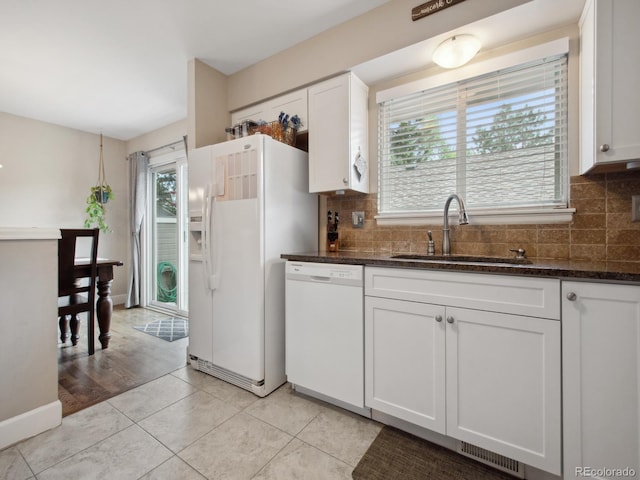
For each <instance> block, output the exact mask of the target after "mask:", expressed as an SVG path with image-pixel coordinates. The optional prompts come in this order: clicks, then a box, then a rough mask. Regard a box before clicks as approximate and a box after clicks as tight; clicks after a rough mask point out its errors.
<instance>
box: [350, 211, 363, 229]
mask: <svg viewBox="0 0 640 480" xmlns="http://www.w3.org/2000/svg"><path fill="white" fill-rule="evenodd" d="M351 225H353V228H364V212H353V213H352V214H351Z"/></svg>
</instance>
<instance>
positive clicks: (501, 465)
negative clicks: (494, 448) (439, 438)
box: [457, 441, 524, 478]
mask: <svg viewBox="0 0 640 480" xmlns="http://www.w3.org/2000/svg"><path fill="white" fill-rule="evenodd" d="M457 450H458V453H459V454H461V455H464V456H465V457H469V458H473V459H474V460H477V461H478V462H480V463H484V464H485V465H489V466H491V467H493V468H496V469H498V470H501V471H503V472H506V473H509V474H511V475H513V476H515V477H518V478H524V465H523V464H522V463H521V462H518V461H517V460H514V459H513V458H509V457H505V456H504V455H500V454H498V453H494V452H491V451H489V450H485V449H484V448H481V447H476V446H475V445H472V444H470V443H467V442H462V441H458V448H457Z"/></svg>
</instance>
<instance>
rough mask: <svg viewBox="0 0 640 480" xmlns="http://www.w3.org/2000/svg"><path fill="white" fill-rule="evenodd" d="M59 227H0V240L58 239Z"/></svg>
mask: <svg viewBox="0 0 640 480" xmlns="http://www.w3.org/2000/svg"><path fill="white" fill-rule="evenodd" d="M59 238H60V229H58V228H44V227H0V240H58V239H59Z"/></svg>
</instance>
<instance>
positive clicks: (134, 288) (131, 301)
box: [125, 152, 149, 308]
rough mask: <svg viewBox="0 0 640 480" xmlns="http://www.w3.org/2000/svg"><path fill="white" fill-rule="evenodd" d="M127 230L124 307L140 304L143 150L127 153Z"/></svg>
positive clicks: (145, 162) (144, 179) (144, 203)
mask: <svg viewBox="0 0 640 480" xmlns="http://www.w3.org/2000/svg"><path fill="white" fill-rule="evenodd" d="M128 160H129V198H130V199H131V204H130V211H129V231H130V232H131V268H130V269H129V271H130V274H129V291H128V293H127V301H126V302H125V307H126V308H131V307H135V306H138V305H140V278H141V273H142V272H141V271H140V259H141V255H142V252H141V249H140V229H141V228H142V220H143V219H144V213H145V211H146V208H147V171H148V168H147V166H148V164H149V158H148V157H147V155H146V153H145V152H135V153H132V154H131V155H129V157H128Z"/></svg>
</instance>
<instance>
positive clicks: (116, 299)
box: [111, 293, 127, 305]
mask: <svg viewBox="0 0 640 480" xmlns="http://www.w3.org/2000/svg"><path fill="white" fill-rule="evenodd" d="M111 301H112V302H113V304H114V305H124V303H125V302H126V301H127V294H126V293H123V294H121V295H111Z"/></svg>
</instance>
